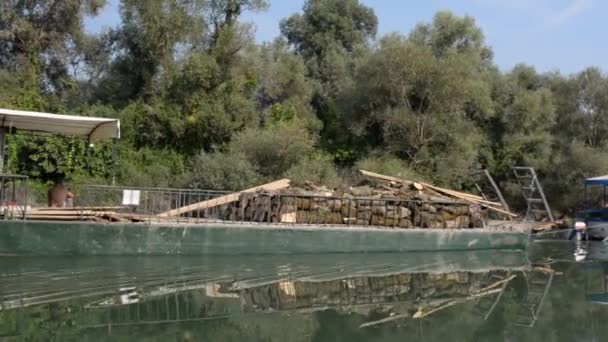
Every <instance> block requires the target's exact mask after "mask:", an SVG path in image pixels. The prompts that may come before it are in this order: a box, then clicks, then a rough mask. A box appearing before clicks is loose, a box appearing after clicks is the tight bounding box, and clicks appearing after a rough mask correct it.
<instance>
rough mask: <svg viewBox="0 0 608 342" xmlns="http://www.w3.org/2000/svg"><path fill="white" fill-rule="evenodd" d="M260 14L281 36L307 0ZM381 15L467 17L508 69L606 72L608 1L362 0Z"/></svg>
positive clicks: (282, 0)
mask: <svg viewBox="0 0 608 342" xmlns="http://www.w3.org/2000/svg"><path fill="white" fill-rule="evenodd" d="M118 1H119V0H108V4H107V5H106V7H105V8H104V10H103V12H102V13H101V14H100V15H99V16H97V17H95V18H88V19H87V20H86V21H85V27H86V29H87V30H88V31H89V32H100V31H102V30H103V29H104V28H107V27H115V26H118V25H119V24H120V18H119V15H118V7H119V6H118ZM269 1H270V8H269V9H268V10H266V11H265V12H262V13H246V14H245V15H244V16H243V21H246V22H251V23H253V24H254V25H255V30H256V31H255V32H256V40H257V41H258V42H265V41H272V40H273V39H274V38H276V37H277V36H278V35H279V33H280V32H279V22H280V21H281V19H283V18H285V17H288V16H290V15H291V14H294V13H296V12H300V11H301V9H302V6H303V4H304V0H269ZM361 2H362V3H363V4H365V5H366V6H369V7H371V8H373V10H374V11H375V13H376V16H378V22H379V27H378V36H379V37H380V36H382V35H384V34H387V33H392V32H401V33H403V34H407V33H409V32H410V31H411V30H412V29H413V28H414V27H415V26H416V24H418V23H421V22H430V21H431V20H432V19H433V16H434V14H435V13H436V12H437V11H440V10H450V11H452V12H454V13H455V14H457V15H469V16H472V17H474V18H475V20H476V23H477V25H478V26H479V27H481V29H482V31H483V32H484V35H485V38H486V43H487V45H489V46H491V47H492V49H493V50H494V60H495V62H496V64H497V65H498V66H499V67H500V68H501V69H502V70H503V71H508V70H510V69H511V68H513V66H515V65H517V64H519V63H526V64H529V65H532V66H534V67H536V69H537V70H538V71H540V72H548V71H557V70H559V71H561V72H562V73H564V74H572V73H576V72H579V71H581V70H583V69H584V68H586V67H589V66H597V67H600V68H602V69H603V70H604V71H608V58H607V57H608V44H605V43H604V42H605V41H604V39H605V37H604V33H605V32H608V20H605V13H608V1H605V0H361Z"/></svg>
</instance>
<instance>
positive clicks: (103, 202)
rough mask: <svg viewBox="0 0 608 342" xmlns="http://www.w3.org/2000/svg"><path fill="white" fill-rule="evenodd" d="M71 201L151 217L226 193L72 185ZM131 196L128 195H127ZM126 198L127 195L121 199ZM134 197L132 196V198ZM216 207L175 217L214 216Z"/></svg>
mask: <svg viewBox="0 0 608 342" xmlns="http://www.w3.org/2000/svg"><path fill="white" fill-rule="evenodd" d="M74 190H75V195H76V199H75V201H74V204H75V205H76V206H78V207H83V208H104V207H105V208H110V209H112V210H115V211H117V212H120V213H132V214H136V215H139V216H140V217H144V218H145V217H147V218H150V219H152V218H154V217H157V216H158V215H160V214H162V213H165V212H168V211H170V210H173V209H176V208H182V207H185V206H188V205H192V204H196V203H202V202H205V201H209V200H211V199H214V198H218V197H220V196H223V195H226V194H228V192H226V191H213V190H195V189H173V188H144V187H119V186H105V185H80V186H78V185H77V186H75V187H74ZM129 195H131V196H132V197H131V198H128V197H129ZM125 197H127V198H125ZM133 197H136V198H133ZM220 209H222V208H219V207H210V208H208V209H206V210H200V211H191V212H189V213H184V214H183V215H176V216H175V217H177V218H182V219H189V218H213V217H218V211H219V210H220Z"/></svg>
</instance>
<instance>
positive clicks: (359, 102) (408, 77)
mask: <svg viewBox="0 0 608 342" xmlns="http://www.w3.org/2000/svg"><path fill="white" fill-rule="evenodd" d="M445 17H447V18H449V19H450V20H451V21H453V22H455V23H456V24H454V25H455V26H457V27H460V26H462V25H465V27H466V25H472V24H473V23H472V22H471V21H470V20H469V19H468V18H456V17H453V16H451V15H445V14H441V13H440V14H438V15H437V16H436V18H435V21H434V22H433V24H432V25H422V26H419V27H418V28H417V30H416V31H415V32H414V33H412V35H410V37H407V38H406V37H403V36H400V35H398V34H393V35H390V36H387V37H384V38H383V39H381V40H380V43H379V46H378V49H377V50H376V51H374V53H373V54H372V55H371V56H370V57H369V58H368V59H366V60H365V62H363V63H362V65H361V67H360V68H359V69H358V71H357V76H356V78H355V84H356V86H355V87H354V89H353V91H352V93H350V94H347V97H346V98H345V99H344V100H343V101H344V103H346V105H347V106H349V107H350V108H349V109H347V110H348V111H349V119H350V120H349V121H351V122H352V123H353V124H351V126H350V127H351V131H352V132H353V134H355V135H359V136H361V137H362V141H366V142H368V143H371V144H372V145H371V147H372V148H383V149H385V150H386V152H387V153H391V154H394V155H396V156H398V157H400V158H403V159H405V160H408V161H409V164H410V168H411V169H413V170H414V171H416V172H419V173H422V174H429V175H433V178H435V180H437V181H438V182H445V183H456V184H458V183H459V182H461V181H462V180H464V179H465V177H466V176H467V175H468V173H469V172H470V170H471V169H472V168H474V167H476V162H477V160H478V156H479V146H481V145H482V144H483V142H484V137H483V136H482V134H481V131H480V129H479V128H478V127H476V121H474V119H477V118H480V117H481V118H486V117H488V116H491V115H493V111H494V108H493V104H492V100H491V97H490V89H489V87H488V86H487V83H486V80H485V74H484V72H483V69H482V68H480V61H481V60H482V56H483V54H484V52H483V51H484V48H483V46H484V45H483V40H482V41H479V42H477V43H475V44H471V46H472V47H471V48H467V49H459V48H454V49H451V48H450V49H448V48H445V46H453V45H454V44H452V43H448V42H447V40H446V39H439V40H438V41H439V42H441V43H442V44H443V46H444V48H441V49H439V46H438V45H437V43H436V42H435V41H434V40H432V39H430V38H432V37H443V36H449V37H451V38H452V39H453V40H455V41H461V40H464V41H470V40H472V38H471V39H469V38H462V39H459V38H457V37H456V36H455V35H453V34H448V33H450V32H448V33H445V32H443V31H442V30H445V29H447V30H449V29H450V28H451V27H452V26H454V25H445V20H446V19H445ZM477 30H478V29H476V28H475V27H472V28H469V29H466V30H461V31H462V32H464V33H468V32H477ZM424 37H428V38H429V39H427V38H424ZM474 38H476V39H482V38H480V36H479V35H474ZM456 46H457V47H458V46H459V45H456ZM473 48H474V49H473ZM456 156H458V157H456Z"/></svg>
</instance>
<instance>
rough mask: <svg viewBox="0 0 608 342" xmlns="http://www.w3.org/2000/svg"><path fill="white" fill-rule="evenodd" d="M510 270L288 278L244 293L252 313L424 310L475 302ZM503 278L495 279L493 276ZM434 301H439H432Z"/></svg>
mask: <svg viewBox="0 0 608 342" xmlns="http://www.w3.org/2000/svg"><path fill="white" fill-rule="evenodd" d="M507 275H508V272H507V271H493V272H489V273H472V272H451V273H443V274H435V273H415V274H410V273H404V274H398V275H390V276H386V277H357V278H349V279H341V280H330V281H323V282H298V281H295V282H292V281H284V282H279V283H275V284H270V285H263V286H259V287H254V288H248V289H244V290H240V291H239V295H240V297H241V302H242V303H243V306H244V307H243V308H244V309H245V310H247V311H258V310H262V311H265V310H290V309H314V308H321V307H327V306H335V307H341V308H348V307H349V306H355V305H367V304H379V303H383V304H390V303H397V302H411V303H419V302H424V303H427V304H428V305H426V304H425V306H424V308H423V311H422V313H421V314H425V313H426V314H428V313H429V311H430V310H433V309H434V308H437V307H438V306H440V304H438V302H437V301H441V304H445V303H446V302H447V301H451V300H457V301H460V300H470V299H472V298H478V297H480V296H486V295H490V294H494V293H497V291H502V288H500V287H499V285H501V284H504V283H505V282H509V281H510V280H512V279H513V278H514V276H513V277H508V278H506V276H507ZM496 277H498V279H503V280H500V281H498V282H492V279H496ZM432 303H435V304H432Z"/></svg>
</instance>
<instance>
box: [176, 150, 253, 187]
mask: <svg viewBox="0 0 608 342" xmlns="http://www.w3.org/2000/svg"><path fill="white" fill-rule="evenodd" d="M189 169H190V170H189V171H188V172H187V173H186V174H184V176H183V177H182V179H181V181H180V183H181V186H184V187H188V188H195V189H205V190H234V191H236V190H242V189H246V188H248V187H251V186H254V185H257V184H260V183H261V182H262V179H261V176H260V175H259V174H258V173H257V172H256V170H255V167H254V166H253V165H252V164H251V163H250V162H249V161H248V160H247V159H246V158H245V156H243V155H242V154H237V153H220V152H216V153H206V152H202V153H200V154H199V155H197V156H195V157H194V158H193V159H192V161H191V163H190V168H189Z"/></svg>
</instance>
